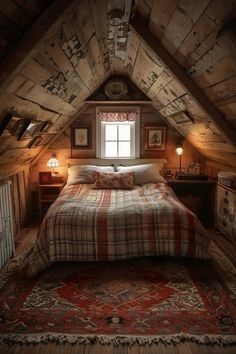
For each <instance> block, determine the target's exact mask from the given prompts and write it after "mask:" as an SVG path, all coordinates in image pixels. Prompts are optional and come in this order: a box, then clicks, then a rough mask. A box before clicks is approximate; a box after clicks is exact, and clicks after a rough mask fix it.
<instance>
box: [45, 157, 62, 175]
mask: <svg viewBox="0 0 236 354" xmlns="http://www.w3.org/2000/svg"><path fill="white" fill-rule="evenodd" d="M47 166H48V167H51V168H52V169H53V174H55V172H54V168H55V167H58V166H60V163H59V161H58V159H57V158H56V155H55V154H54V155H52V157H51V158H50V159H49V160H48V162H47Z"/></svg>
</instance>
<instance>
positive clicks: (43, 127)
mask: <svg viewBox="0 0 236 354" xmlns="http://www.w3.org/2000/svg"><path fill="white" fill-rule="evenodd" d="M51 126H52V122H50V121H48V120H47V121H46V122H41V127H40V129H39V131H40V132H41V133H46V132H48V131H49V130H50V128H51Z"/></svg>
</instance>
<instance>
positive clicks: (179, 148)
mask: <svg viewBox="0 0 236 354" xmlns="http://www.w3.org/2000/svg"><path fill="white" fill-rule="evenodd" d="M176 153H177V155H179V173H181V156H182V153H183V145H182V144H181V143H178V144H176Z"/></svg>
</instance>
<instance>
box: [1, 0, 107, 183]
mask: <svg viewBox="0 0 236 354" xmlns="http://www.w3.org/2000/svg"><path fill="white" fill-rule="evenodd" d="M33 4H34V2H33V3H32V6H33ZM45 4H46V1H45ZM95 5H96V4H94V6H95ZM101 5H102V6H101V7H100V9H99V11H104V14H105V15H106V16H107V12H106V1H105V2H104V3H103V4H101ZM91 7H93V3H92V2H91V3H90V2H88V1H74V2H71V7H70V9H69V10H68V11H67V12H66V13H65V14H64V15H63V16H62V17H61V18H59V19H58V21H57V22H56V23H55V24H54V25H53V27H52V29H51V30H50V31H49V32H48V33H46V35H44V36H43V37H42V38H41V40H40V42H38V43H37V45H36V46H35V47H34V50H33V51H32V52H31V53H30V55H28V56H25V57H24V56H22V62H21V65H20V66H19V69H17V70H16V72H15V74H14V76H13V77H12V79H11V81H10V83H9V84H8V85H7V86H6V88H5V89H4V90H2V94H1V95H0V121H1V119H2V118H3V117H4V115H5V114H6V112H14V115H16V116H20V117H23V118H28V119H31V120H40V121H49V122H51V123H52V126H51V127H50V129H49V130H48V131H47V133H46V134H44V135H45V137H46V138H48V140H49V141H51V140H52V139H53V138H54V137H55V135H56V134H57V133H58V132H60V130H61V128H62V127H63V126H64V125H65V124H66V123H67V122H68V121H69V120H70V119H71V118H72V117H73V116H74V115H75V114H76V112H78V110H79V109H80V108H81V106H82V105H83V101H84V100H85V99H86V98H87V97H88V96H89V95H90V94H91V93H92V92H93V91H94V90H95V89H96V88H98V87H99V86H100V84H101V83H102V82H103V81H104V80H105V79H106V78H107V77H108V76H109V74H110V71H109V70H110V66H109V60H108V62H107V53H106V52H105V50H106V48H105V45H103V46H101V43H102V42H103V39H102V38H101V37H99V36H100V35H101V34H102V35H103V36H104V35H105V34H104V31H105V30H106V28H105V27H106V18H105V19H104V21H105V22H101V24H103V27H101V26H100V25H101V24H100V23H98V22H99V21H100V20H99V16H97V15H95V14H94V16H95V17H96V19H97V20H96V21H93V19H92V17H91V13H92V9H91ZM93 10H94V9H93ZM0 11H1V6H0ZM0 23H1V16H0ZM104 26H105V27H104ZM101 31H102V33H101ZM106 33H107V32H106ZM0 34H1V33H0ZM20 55H21V54H20ZM0 74H1V75H3V76H4V72H1V73H0ZM6 74H7V72H6V73H5V76H6ZM3 78H4V77H3ZM0 88H2V87H0ZM46 141H47V140H45V142H44V143H42V144H40V146H38V147H32V148H30V149H28V148H27V144H28V143H29V139H21V140H20V141H17V139H16V138H15V137H14V136H11V137H0V165H4V171H5V172H4V175H6V173H7V169H9V171H8V172H9V173H8V174H11V166H12V165H15V166H21V165H22V164H28V163H29V162H30V161H32V159H33V158H34V157H35V156H37V155H38V153H39V152H40V151H41V150H42V148H43V147H44V146H45V144H46ZM0 168H1V166H0ZM2 171H3V169H1V172H0V178H2V177H4V176H2Z"/></svg>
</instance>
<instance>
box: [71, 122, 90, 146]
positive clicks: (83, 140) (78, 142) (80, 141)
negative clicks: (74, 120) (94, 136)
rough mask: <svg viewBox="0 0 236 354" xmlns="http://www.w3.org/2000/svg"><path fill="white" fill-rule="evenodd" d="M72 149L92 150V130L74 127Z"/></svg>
mask: <svg viewBox="0 0 236 354" xmlns="http://www.w3.org/2000/svg"><path fill="white" fill-rule="evenodd" d="M71 134H72V148H77V149H89V148H90V128H89V127H72V131H71Z"/></svg>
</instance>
